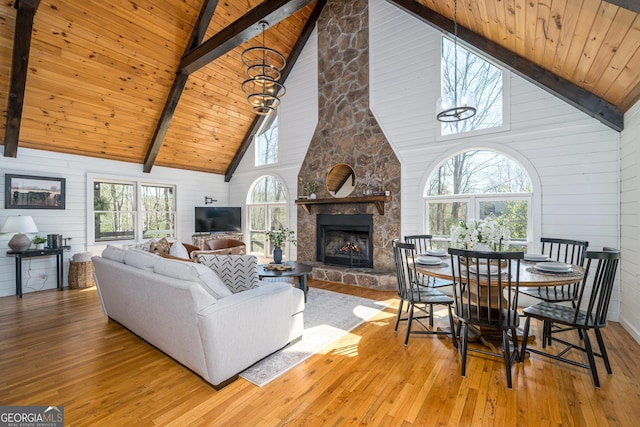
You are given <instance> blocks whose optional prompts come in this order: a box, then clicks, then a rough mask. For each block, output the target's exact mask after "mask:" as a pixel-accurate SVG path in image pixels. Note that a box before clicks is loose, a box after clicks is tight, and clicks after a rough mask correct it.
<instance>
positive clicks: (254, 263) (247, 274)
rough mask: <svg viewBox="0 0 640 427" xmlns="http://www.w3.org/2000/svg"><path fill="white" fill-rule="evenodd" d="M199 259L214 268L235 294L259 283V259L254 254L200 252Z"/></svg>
mask: <svg viewBox="0 0 640 427" xmlns="http://www.w3.org/2000/svg"><path fill="white" fill-rule="evenodd" d="M198 261H199V262H200V263H201V264H203V265H206V266H207V267H209V268H210V269H212V270H213V271H214V272H215V273H216V274H217V275H218V276H219V277H220V278H221V279H222V281H223V282H224V284H225V285H226V286H227V287H228V288H229V290H230V291H231V292H233V293H234V294H235V293H238V292H241V291H246V290H248V289H253V288H255V287H256V285H257V284H258V259H257V258H256V257H255V256H253V255H211V254H199V255H198Z"/></svg>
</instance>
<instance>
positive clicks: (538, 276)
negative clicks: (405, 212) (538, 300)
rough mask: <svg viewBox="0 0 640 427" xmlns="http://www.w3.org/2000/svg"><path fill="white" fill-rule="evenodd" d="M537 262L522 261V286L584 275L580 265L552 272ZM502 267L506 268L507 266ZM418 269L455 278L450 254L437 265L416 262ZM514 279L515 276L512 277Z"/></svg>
mask: <svg viewBox="0 0 640 427" xmlns="http://www.w3.org/2000/svg"><path fill="white" fill-rule="evenodd" d="M536 264H537V262H533V261H524V260H521V261H520V287H534V286H560V285H570V284H572V283H576V282H579V281H581V280H582V279H583V277H584V268H583V267H580V266H579V265H571V271H568V272H550V271H541V270H538V269H537V268H536ZM502 268H503V270H505V269H506V267H502ZM416 271H417V272H418V273H420V274H424V275H425V276H430V277H435V278H437V279H445V280H453V270H452V269H451V257H450V256H449V255H447V256H446V257H442V262H441V263H440V264H437V265H428V264H420V263H418V262H416ZM512 279H515V278H514V277H512Z"/></svg>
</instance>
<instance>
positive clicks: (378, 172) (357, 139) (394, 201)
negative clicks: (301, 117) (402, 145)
mask: <svg viewBox="0 0 640 427" xmlns="http://www.w3.org/2000/svg"><path fill="white" fill-rule="evenodd" d="M368 7H369V2H368V0H354V1H349V2H344V1H340V0H329V1H328V2H327V4H326V6H325V7H324V9H323V11H322V13H321V15H320V17H319V19H318V23H317V25H318V102H319V105H318V107H319V108H318V112H319V116H318V124H317V126H316V129H315V132H314V135H313V137H312V140H311V143H310V145H309V149H308V150H307V154H306V156H305V159H304V161H303V163H302V166H301V168H300V172H299V173H298V194H299V195H300V196H304V195H305V194H306V193H305V190H304V188H305V185H306V184H307V183H309V182H311V181H318V182H320V189H319V191H318V192H317V197H318V198H321V199H331V198H332V196H331V195H330V194H329V192H328V191H327V189H326V176H327V173H328V172H329V171H330V170H331V168H332V167H333V166H335V165H337V164H340V163H346V164H348V165H350V166H351V167H352V169H353V170H354V172H355V189H354V191H353V192H352V193H351V194H350V195H349V196H346V198H343V199H340V203H335V204H333V203H330V201H329V202H328V203H323V204H317V205H312V206H310V207H309V211H308V212H307V211H306V210H305V209H303V208H302V207H298V236H299V238H298V260H299V261H303V262H307V263H310V264H312V265H314V268H313V273H312V274H313V277H314V278H318V279H323V280H331V281H339V282H344V283H350V284H355V285H358V286H365V287H373V288H380V289H395V266H394V262H393V247H392V241H393V239H396V238H400V162H399V161H398V158H397V157H396V155H395V153H394V151H393V148H392V147H391V145H390V144H389V142H388V141H387V139H386V137H385V135H384V133H383V132H382V129H381V128H380V126H379V124H378V122H377V121H376V119H375V117H374V116H373V114H372V112H371V111H370V110H369V10H368ZM372 177H373V179H372ZM368 190H374V191H381V190H384V191H389V193H390V195H391V201H389V202H386V203H385V207H384V214H381V213H379V212H378V210H377V209H376V207H375V205H374V204H373V203H349V202H348V201H349V198H355V199H357V198H360V197H363V196H364V194H365V192H366V191H368ZM320 215H323V216H325V215H326V216H334V215H369V216H370V218H371V220H372V230H371V233H372V234H371V237H370V244H371V246H370V247H368V248H367V251H369V252H368V253H367V257H369V258H370V263H369V264H367V266H355V265H349V266H347V265H344V266H338V267H334V266H332V265H333V261H335V258H330V261H331V262H330V263H326V255H327V254H326V251H327V249H325V248H324V247H323V248H322V249H320V250H319V248H318V242H317V240H318V229H317V219H316V217H318V216H320ZM302 236H304V237H302ZM301 237H302V238H301ZM352 237H354V238H357V239H361V238H362V235H358V236H352ZM367 244H369V243H367ZM321 251H324V253H322V254H320V253H319V252H321ZM320 255H322V256H323V257H324V258H325V260H324V261H318V260H319V259H320V258H319V256H320ZM353 256H354V254H353V253H350V254H349V257H350V259H351V260H353V258H354V257H353Z"/></svg>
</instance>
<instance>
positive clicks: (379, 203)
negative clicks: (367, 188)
mask: <svg viewBox="0 0 640 427" xmlns="http://www.w3.org/2000/svg"><path fill="white" fill-rule="evenodd" d="M390 201H391V196H362V197H343V198H331V199H297V200H296V205H300V206H302V208H303V209H304V210H305V212H307V213H311V212H310V210H309V206H311V205H342V204H345V203H372V204H374V205H375V206H376V208H377V209H378V213H380V215H384V204H385V202H390Z"/></svg>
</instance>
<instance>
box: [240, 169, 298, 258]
mask: <svg viewBox="0 0 640 427" xmlns="http://www.w3.org/2000/svg"><path fill="white" fill-rule="evenodd" d="M247 211H248V218H247V223H248V224H249V249H248V250H249V253H251V254H254V255H257V256H264V257H270V256H271V254H272V253H273V248H271V247H269V242H268V241H267V238H266V232H267V230H272V229H276V228H278V226H280V225H282V226H283V227H288V223H287V197H286V192H285V186H284V183H283V182H282V181H281V180H280V179H279V178H277V177H275V176H273V175H265V176H262V177H260V178H258V179H257V180H256V181H255V182H254V184H253V186H252V188H251V190H250V191H249V198H248V201H247ZM282 249H283V253H285V252H286V248H282Z"/></svg>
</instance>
